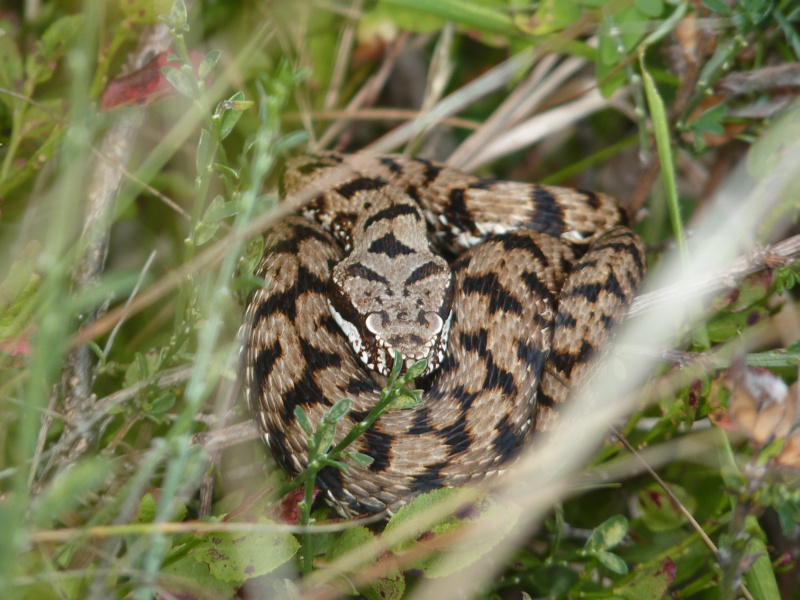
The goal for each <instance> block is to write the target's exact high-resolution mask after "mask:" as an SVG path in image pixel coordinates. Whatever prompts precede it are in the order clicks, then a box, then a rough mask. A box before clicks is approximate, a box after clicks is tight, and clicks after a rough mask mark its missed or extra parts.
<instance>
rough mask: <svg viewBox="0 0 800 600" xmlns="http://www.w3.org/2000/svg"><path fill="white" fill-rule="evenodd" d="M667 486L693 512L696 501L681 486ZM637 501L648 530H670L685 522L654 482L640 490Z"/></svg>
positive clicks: (673, 484)
mask: <svg viewBox="0 0 800 600" xmlns="http://www.w3.org/2000/svg"><path fill="white" fill-rule="evenodd" d="M669 488H670V490H672V493H673V494H675V496H677V498H678V500H680V502H681V504H683V505H684V506H685V507H686V508H687V509H688V510H689V512H690V513H691V512H694V509H695V508H696V506H697V502H696V501H695V499H694V498H692V496H691V495H689V493H688V492H687V491H686V490H685V489H684V488H683V487H681V486H679V485H677V484H675V483H670V484H669ZM638 501H639V509H640V513H641V519H642V522H643V523H644V524H645V526H646V527H647V528H648V529H649V530H650V531H655V532H662V531H670V530H673V529H678V528H680V527H683V526H684V525H685V524H686V517H684V516H683V514H682V513H681V512H680V511H679V510H678V508H677V507H676V506H675V505H674V504H673V503H672V500H671V499H670V497H669V496H667V494H666V492H664V490H663V489H661V487H660V486H659V485H658V484H656V483H651V484H650V485H648V486H647V487H646V488H644V489H643V490H642V491H640V492H639V494H638Z"/></svg>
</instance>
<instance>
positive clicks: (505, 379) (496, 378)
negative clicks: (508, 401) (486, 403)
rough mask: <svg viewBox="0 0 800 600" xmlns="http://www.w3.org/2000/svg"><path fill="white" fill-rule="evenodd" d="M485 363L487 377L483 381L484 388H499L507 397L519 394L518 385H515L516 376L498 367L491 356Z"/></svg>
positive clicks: (487, 357) (488, 356)
mask: <svg viewBox="0 0 800 600" xmlns="http://www.w3.org/2000/svg"><path fill="white" fill-rule="evenodd" d="M485 361H486V377H485V378H484V380H483V388H484V389H495V388H499V389H500V391H501V392H502V393H503V394H505V395H506V396H511V395H515V394H517V392H518V391H519V390H518V389H517V384H516V383H514V375H513V374H511V373H509V372H508V371H506V370H505V369H501V368H500V367H498V366H497V364H496V363H495V362H494V360H493V358H492V356H491V354H489V355H487V356H486V358H485Z"/></svg>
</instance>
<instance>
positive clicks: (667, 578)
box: [617, 558, 677, 600]
mask: <svg viewBox="0 0 800 600" xmlns="http://www.w3.org/2000/svg"><path fill="white" fill-rule="evenodd" d="M676 573H677V566H676V565H675V563H674V562H673V561H672V559H671V558H665V559H664V560H662V561H661V562H660V563H659V564H657V565H654V566H650V567H647V568H644V569H641V570H639V571H637V572H636V574H635V575H634V577H633V579H632V580H631V581H629V582H628V583H627V584H625V585H624V586H620V587H619V588H618V590H617V594H618V595H619V597H620V598H624V599H625V600H661V598H664V597H665V596H666V594H667V592H668V591H669V587H670V586H671V585H672V582H673V581H674V580H675V575H676Z"/></svg>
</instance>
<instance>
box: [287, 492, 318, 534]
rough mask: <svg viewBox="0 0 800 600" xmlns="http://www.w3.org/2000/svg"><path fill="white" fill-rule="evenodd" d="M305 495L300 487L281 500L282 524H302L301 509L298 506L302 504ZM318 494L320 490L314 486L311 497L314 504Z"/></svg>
mask: <svg viewBox="0 0 800 600" xmlns="http://www.w3.org/2000/svg"><path fill="white" fill-rule="evenodd" d="M304 494H305V491H304V490H303V488H302V487H299V488H296V489H294V490H292V491H291V492H289V493H288V494H286V495H285V496H284V497H283V498H282V499H281V508H280V520H281V522H283V523H288V524H290V525H297V524H298V523H299V522H300V507H299V506H298V504H300V502H302V500H303V496H304ZM317 494H319V488H318V487H317V486H314V494H313V496H312V497H311V502H314V499H315V498H316V497H317Z"/></svg>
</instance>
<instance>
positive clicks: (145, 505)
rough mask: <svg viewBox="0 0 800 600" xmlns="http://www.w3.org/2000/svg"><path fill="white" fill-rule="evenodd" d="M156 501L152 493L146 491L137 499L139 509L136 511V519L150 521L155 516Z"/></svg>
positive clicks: (141, 521)
mask: <svg viewBox="0 0 800 600" xmlns="http://www.w3.org/2000/svg"><path fill="white" fill-rule="evenodd" d="M157 510H158V502H156V499H155V498H153V494H151V493H150V492H147V493H146V494H145V495H144V496H142V499H141V500H139V510H138V511H137V515H136V521H137V522H139V523H152V522H153V521H154V520H155V518H156V511H157Z"/></svg>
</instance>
